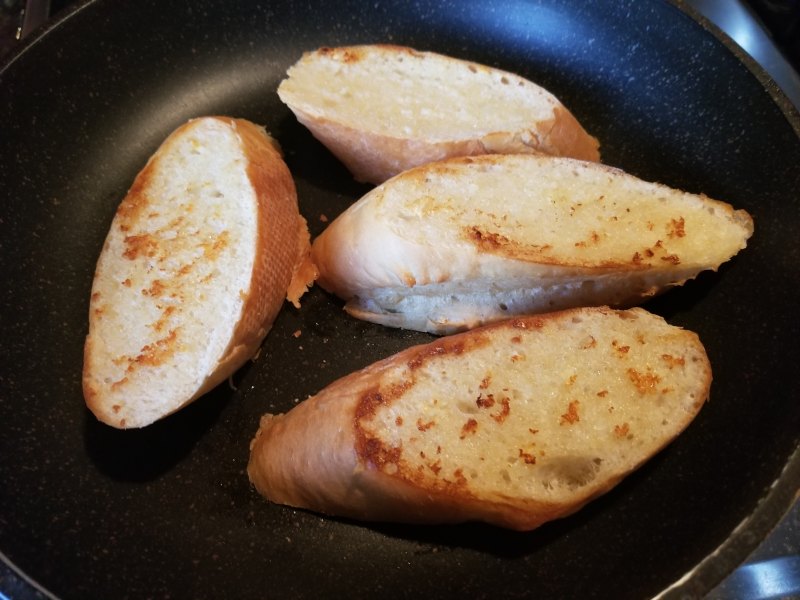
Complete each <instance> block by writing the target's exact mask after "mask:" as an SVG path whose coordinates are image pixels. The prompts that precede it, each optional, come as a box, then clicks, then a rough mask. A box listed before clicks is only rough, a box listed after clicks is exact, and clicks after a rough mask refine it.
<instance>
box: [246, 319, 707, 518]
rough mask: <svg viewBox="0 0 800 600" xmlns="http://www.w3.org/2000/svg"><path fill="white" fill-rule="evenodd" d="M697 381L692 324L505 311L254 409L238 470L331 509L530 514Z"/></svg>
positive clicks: (682, 407)
mask: <svg viewBox="0 0 800 600" xmlns="http://www.w3.org/2000/svg"><path fill="white" fill-rule="evenodd" d="M710 385H711V368H710V365H709V362H708V358H707V356H706V353H705V350H704V348H703V346H702V344H701V343H700V340H699V339H698V337H697V336H696V335H695V334H694V333H691V332H689V331H685V330H683V329H680V328H678V327H674V326H672V325H669V324H668V323H667V322H666V321H664V320H663V319H662V318H661V317H658V316H656V315H653V314H651V313H649V312H647V311H645V310H644V309H641V308H633V309H630V310H627V311H615V310H611V309H608V308H602V307H601V308H579V309H571V310H568V311H563V312H558V313H549V314H546V315H541V316H536V317H527V318H519V319H511V320H507V321H504V322H502V323H496V324H493V325H489V326H486V327H484V328H480V329H475V330H472V331H469V332H466V333H461V334H457V335H454V336H450V337H445V338H440V339H439V340H437V341H435V342H433V343H430V344H427V345H422V346H417V347H413V348H410V349H408V350H405V351H403V352H400V353H399V354H396V355H394V356H392V357H390V358H387V359H385V360H382V361H380V362H377V363H375V364H374V365H372V366H370V367H367V368H365V369H363V370H361V371H358V372H355V373H353V374H351V375H348V376H346V377H344V378H342V379H340V380H338V381H336V382H335V383H332V384H331V385H330V386H328V387H327V388H325V389H324V390H322V391H321V392H319V393H318V394H317V395H316V396H313V397H312V398H309V399H308V400H306V401H304V402H302V403H300V404H299V405H298V406H296V407H295V408H293V409H292V410H290V411H289V412H288V413H286V414H283V415H278V416H273V415H266V416H265V417H263V418H262V420H261V426H260V429H259V430H258V433H257V434H256V436H255V438H254V440H253V442H252V444H251V454H250V462H249V465H248V474H249V476H250V479H251V481H252V482H253V484H254V485H255V487H256V489H257V490H258V491H259V492H260V493H261V494H263V495H264V496H265V497H266V498H268V499H269V500H271V501H273V502H276V503H281V504H287V505H290V506H295V507H300V508H306V509H311V510H314V511H319V512H322V513H327V514H331V515H339V516H344V517H349V518H353V519H364V520H379V521H399V522H413V523H454V522H462V521H475V520H477V521H485V522H488V523H492V524H495V525H499V526H502V527H508V528H511V529H517V530H529V529H533V528H535V527H538V526H539V525H541V524H542V523H544V522H546V521H550V520H552V519H556V518H559V517H563V516H566V515H569V514H571V513H573V512H575V511H576V510H578V509H579V508H581V507H582V506H583V505H585V504H586V503H587V502H588V501H590V500H592V499H593V498H596V497H597V496H599V495H600V494H602V493H604V492H606V491H608V490H609V489H611V488H612V487H613V486H614V485H616V484H617V483H618V482H619V481H620V480H621V479H622V478H623V477H625V476H626V475H627V474H628V473H630V472H631V471H633V470H634V469H636V468H637V467H638V466H640V465H641V464H642V463H644V462H645V461H646V460H648V459H649V458H650V457H652V456H653V455H654V454H655V453H656V452H658V451H659V450H661V449H662V448H664V446H666V445H667V444H668V443H670V442H671V441H672V440H673V439H674V438H675V437H676V436H677V435H678V434H679V433H680V432H681V431H683V430H684V428H685V427H687V425H688V424H689V423H690V422H691V421H692V419H693V418H694V417H695V415H696V414H697V413H698V411H699V410H700V408H701V406H702V405H703V403H704V402H705V400H706V398H707V397H708V393H709V388H710Z"/></svg>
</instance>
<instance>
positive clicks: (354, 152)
mask: <svg viewBox="0 0 800 600" xmlns="http://www.w3.org/2000/svg"><path fill="white" fill-rule="evenodd" d="M287 75H288V77H287V78H286V79H284V80H283V81H282V82H281V84H280V86H279V87H278V95H279V96H280V98H281V100H282V101H283V102H284V103H285V104H286V105H288V106H289V108H290V109H291V110H292V111H293V112H294V114H295V116H296V117H297V119H298V120H299V121H300V122H301V123H302V124H303V125H305V126H306V127H308V129H309V130H310V131H311V133H312V134H313V135H314V136H315V137H316V138H317V139H319V140H320V141H321V142H322V143H323V144H325V145H326V146H327V147H328V148H329V149H330V150H331V152H333V154H335V155H336V156H337V157H338V158H339V159H340V160H341V161H342V162H343V163H344V164H345V166H347V168H348V169H350V171H351V172H352V173H353V175H354V176H355V178H356V179H358V180H360V181H367V182H370V183H376V184H377V183H381V182H383V181H385V180H386V179H388V178H389V177H391V176H393V175H396V174H397V173H400V172H401V171H404V170H406V169H409V168H411V167H414V166H417V165H421V164H424V163H427V162H431V161H434V160H441V159H444V158H447V157H450V156H467V155H476V154H486V153H520V152H523V153H528V152H534V153H538V152H545V153H548V154H555V155H559V156H571V157H574V158H580V159H585V160H599V159H600V154H599V152H598V147H599V144H598V142H597V140H596V139H595V138H594V137H592V136H591V135H589V134H588V133H587V132H586V131H585V130H584V129H583V127H582V126H581V125H580V123H579V122H578V121H577V120H576V119H575V117H574V116H573V115H572V113H570V111H569V110H567V108H566V107H565V106H564V105H563V104H562V103H561V102H560V101H559V100H558V99H557V98H556V97H555V96H554V95H553V94H551V93H550V92H548V91H547V90H545V89H543V88H542V87H540V86H538V85H536V84H534V83H532V82H530V81H528V80H526V79H523V78H522V77H519V76H517V75H514V74H512V73H508V72H506V71H502V70H499V69H494V68H491V67H487V66H484V65H480V64H477V63H474V62H469V61H464V60H459V59H456V58H451V57H449V56H444V55H441V54H437V53H433V52H419V51H416V50H413V49H411V48H407V47H402V46H392V45H382V44H375V45H363V46H346V47H339V48H320V49H318V50H315V51H313V52H306V53H305V54H303V56H302V57H301V58H300V60H298V61H297V63H295V64H294V65H292V67H290V68H289V70H288V72H287Z"/></svg>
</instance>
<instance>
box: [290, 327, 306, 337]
mask: <svg viewBox="0 0 800 600" xmlns="http://www.w3.org/2000/svg"><path fill="white" fill-rule="evenodd" d="M302 334H303V332H302V331H300V330H299V329H297V330H296V331H295V332H294V333H293V334H292V335H293V336H294V337H296V338H299V337H300V336H301V335H302Z"/></svg>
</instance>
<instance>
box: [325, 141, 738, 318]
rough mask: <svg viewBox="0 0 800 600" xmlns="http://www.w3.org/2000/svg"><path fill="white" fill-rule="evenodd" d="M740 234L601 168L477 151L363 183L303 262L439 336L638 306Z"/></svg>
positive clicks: (679, 195) (358, 309)
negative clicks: (529, 318)
mask: <svg viewBox="0 0 800 600" xmlns="http://www.w3.org/2000/svg"><path fill="white" fill-rule="evenodd" d="M752 232H753V221H752V219H751V217H750V215H748V214H747V213H746V212H745V211H743V210H735V209H734V208H733V207H732V206H730V205H729V204H727V203H724V202H721V201H717V200H713V199H710V198H708V197H706V196H704V195H702V194H700V195H698V194H690V193H686V192H683V191H679V190H675V189H671V188H669V187H667V186H664V185H660V184H657V183H651V182H646V181H642V180H641V179H638V178H636V177H634V176H632V175H629V174H627V173H624V172H623V171H620V170H619V169H614V168H612V167H608V166H606V165H602V164H599V163H593V162H586V161H580V160H574V159H569V158H563V157H552V156H544V155H531V154H522V155H508V154H507V155H483V156H474V157H462V158H453V159H449V160H445V161H441V162H438V163H429V164H427V165H423V166H421V167H417V168H415V169H411V170H409V171H406V172H404V173H401V174H400V175H398V176H396V177H394V178H392V179H390V180H389V181H387V182H385V183H384V184H382V185H380V186H378V187H377V188H374V189H373V190H371V191H370V192H368V193H367V194H366V195H365V196H364V197H363V198H361V199H360V200H359V201H358V202H356V203H355V204H353V205H352V206H351V207H349V208H348V209H347V210H346V211H344V212H343V213H342V214H341V215H339V216H338V217H337V218H336V219H335V220H334V221H333V222H331V223H330V225H328V227H327V229H326V230H325V231H324V232H323V233H322V234H321V235H320V236H318V237H317V238H316V239H315V240H314V243H313V245H312V259H313V261H314V263H315V264H316V266H317V268H318V269H319V283H320V285H321V286H322V287H324V288H325V289H327V290H328V291H330V292H332V293H334V294H336V295H338V296H339V297H341V298H342V299H344V300H345V301H346V302H347V304H346V310H347V311H348V312H349V313H350V314H351V315H353V316H356V317H358V318H361V319H365V320H369V321H373V322H376V323H381V324H384V325H389V326H394V327H403V328H407V329H417V330H421V331H429V332H432V333H452V332H454V331H458V330H463V329H467V328H470V327H475V326H478V325H481V324H484V323H488V322H492V321H496V320H498V319H503V318H507V317H509V316H513V315H523V314H534V313H540V312H547V311H552V310H558V309H563V308H568V307H575V306H588V305H613V306H618V307H627V306H632V305H635V304H638V303H641V302H643V301H644V300H646V299H647V298H649V297H651V296H653V295H654V294H656V293H659V292H662V291H664V290H666V289H668V288H669V287H671V286H675V285H681V284H683V283H684V282H685V281H686V280H688V279H692V278H694V277H695V276H697V275H698V274H699V273H700V272H702V271H704V270H715V269H717V268H718V267H719V265H720V264H722V263H724V262H725V261H727V260H729V259H730V258H731V257H732V256H734V255H735V254H736V253H737V252H739V251H740V250H741V249H742V248H744V247H745V246H746V244H747V240H748V239H749V237H750V236H751V235H752Z"/></svg>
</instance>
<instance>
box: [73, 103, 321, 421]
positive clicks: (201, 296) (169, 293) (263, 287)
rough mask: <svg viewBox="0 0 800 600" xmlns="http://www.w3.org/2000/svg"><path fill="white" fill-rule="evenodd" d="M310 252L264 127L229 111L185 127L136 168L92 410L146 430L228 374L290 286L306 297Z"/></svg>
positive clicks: (89, 348)
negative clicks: (228, 113)
mask: <svg viewBox="0 0 800 600" xmlns="http://www.w3.org/2000/svg"><path fill="white" fill-rule="evenodd" d="M309 251H310V240H309V235H308V230H307V228H306V223H305V221H304V220H303V218H302V217H301V216H300V213H299V211H298V205H297V196H296V192H295V187H294V182H293V180H292V177H291V175H290V173H289V170H288V168H287V167H286V165H285V163H284V162H283V159H282V158H281V155H280V152H279V150H278V148H277V145H276V144H275V143H274V141H273V140H272V139H271V138H270V137H269V136H268V135H267V134H266V133H265V131H264V130H263V129H262V128H260V127H258V126H256V125H254V124H252V123H250V122H248V121H244V120H235V119H229V118H222V117H219V118H217V117H208V118H201V119H195V120H192V121H190V122H188V123H187V124H185V125H183V126H182V127H180V128H178V129H177V130H176V131H175V132H174V133H172V134H171V135H170V136H169V137H168V138H167V139H166V140H165V141H164V143H163V144H162V145H161V147H160V148H159V149H158V151H157V152H156V153H155V154H154V155H153V157H152V158H151V159H150V160H149V162H148V163H147V165H146V166H145V167H144V169H143V170H142V171H141V172H140V173H139V174H138V176H137V177H136V180H135V181H134V183H133V186H132V187H131V189H130V191H129V192H128V194H127V196H126V197H125V198H124V200H123V201H122V203H121V204H120V206H119V208H118V210H117V213H116V215H115V216H114V219H113V222H112V224H111V228H110V231H109V233H108V236H107V238H106V241H105V244H104V246H103V249H102V252H101V254H100V258H99V260H98V263H97V268H96V271H95V276H94V282H93V286H92V295H91V302H90V315H89V334H88V336H87V338H86V344H85V351H84V370H83V389H84V396H85V398H86V403H87V405H88V407H89V408H90V409H91V410H92V412H94V414H95V415H96V416H97V418H98V419H100V420H101V421H104V422H106V423H108V424H109V425H112V426H114V427H119V428H129V427H142V426H144V425H148V424H150V423H152V422H154V421H156V420H157V419H160V418H161V417H164V416H166V415H168V414H170V413H172V412H174V411H176V410H178V409H179V408H181V407H183V406H185V405H186V404H188V403H189V402H191V401H192V400H194V399H195V398H197V397H199V396H200V395H202V394H203V393H205V392H206V391H208V390H210V389H211V388H212V387H214V386H216V385H217V384H218V383H220V382H221V381H223V380H225V379H226V378H228V377H229V376H230V375H231V374H232V373H233V372H234V371H235V370H236V369H237V368H238V367H240V366H241V365H242V364H243V363H244V362H245V361H246V360H248V359H249V358H251V357H252V356H253V355H254V354H255V352H256V351H257V349H258V346H259V345H260V343H261V341H262V340H263V338H264V336H265V335H266V333H267V331H268V330H269V328H270V326H271V324H272V321H273V320H274V318H275V316H276V314H277V312H278V310H279V309H280V307H281V305H282V303H283V300H284V298H285V297H286V296H287V290H290V292H289V295H290V299H291V300H292V301H293V302H295V303H296V302H297V301H298V299H299V297H300V295H302V293H303V292H304V291H305V287H306V284H309V283H311V281H312V280H313V275H314V273H313V269H309V267H308V264H309V263H308V253H309ZM290 288H291V289H290Z"/></svg>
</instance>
